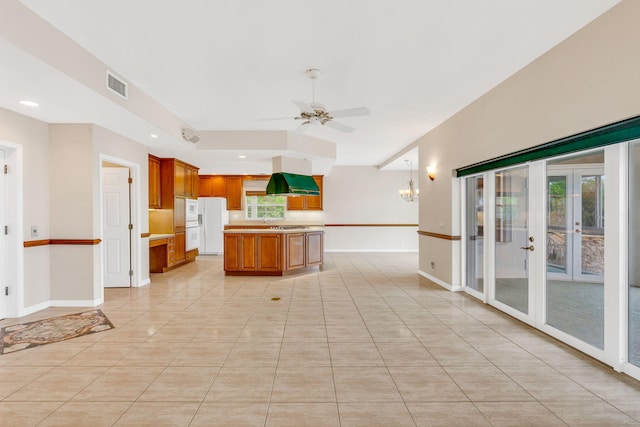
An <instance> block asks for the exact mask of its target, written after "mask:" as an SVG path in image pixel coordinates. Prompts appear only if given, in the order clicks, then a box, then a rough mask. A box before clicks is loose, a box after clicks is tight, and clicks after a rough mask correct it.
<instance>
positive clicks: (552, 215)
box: [547, 172, 573, 279]
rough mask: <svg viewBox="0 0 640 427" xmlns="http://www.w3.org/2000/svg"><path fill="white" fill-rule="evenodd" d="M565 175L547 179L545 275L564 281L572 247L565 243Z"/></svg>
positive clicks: (566, 217)
mask: <svg viewBox="0 0 640 427" xmlns="http://www.w3.org/2000/svg"><path fill="white" fill-rule="evenodd" d="M567 182H568V176H567V175H560V174H556V173H555V172H554V173H553V174H552V175H549V176H548V177H547V274H548V275H549V276H550V277H554V278H558V279H566V278H567V277H568V275H569V274H571V273H570V272H569V269H568V267H569V260H571V259H572V256H573V255H572V253H571V248H572V245H569V244H568V243H567V237H568V233H567V230H568V229H569V227H570V221H571V218H570V217H569V216H568V215H567V212H568V210H569V209H568V204H569V200H568V198H567Z"/></svg>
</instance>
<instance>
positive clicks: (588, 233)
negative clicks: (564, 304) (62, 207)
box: [574, 171, 604, 281]
mask: <svg viewBox="0 0 640 427" xmlns="http://www.w3.org/2000/svg"><path fill="white" fill-rule="evenodd" d="M575 175H576V178H575V179H576V180H577V181H578V182H579V185H580V197H578V198H577V201H576V203H577V204H578V203H579V204H580V206H579V209H578V207H576V210H577V211H578V214H577V216H578V217H579V218H576V221H575V223H574V225H575V226H576V229H575V233H576V234H575V235H576V237H577V238H578V242H577V244H578V245H579V247H580V251H579V252H578V251H576V252H577V253H576V255H577V256H579V257H580V258H579V259H576V262H575V263H574V265H575V267H576V269H577V270H576V271H575V272H574V276H577V277H580V278H582V279H585V280H592V281H602V280H603V275H604V174H603V173H595V174H594V173H591V172H581V171H576V173H575Z"/></svg>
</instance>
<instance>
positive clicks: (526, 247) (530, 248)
mask: <svg viewBox="0 0 640 427" xmlns="http://www.w3.org/2000/svg"><path fill="white" fill-rule="evenodd" d="M520 249H523V250H525V251H531V252H533V249H534V247H533V245H531V246H522V247H521V248H520Z"/></svg>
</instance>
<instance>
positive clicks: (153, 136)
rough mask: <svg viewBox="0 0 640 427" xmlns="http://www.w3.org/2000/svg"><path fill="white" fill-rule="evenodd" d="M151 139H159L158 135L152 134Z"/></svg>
mask: <svg viewBox="0 0 640 427" xmlns="http://www.w3.org/2000/svg"><path fill="white" fill-rule="evenodd" d="M149 136H150V137H151V138H157V137H158V135H156V134H155V133H152V134H151V135H149Z"/></svg>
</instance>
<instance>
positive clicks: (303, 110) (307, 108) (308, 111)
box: [293, 101, 316, 114]
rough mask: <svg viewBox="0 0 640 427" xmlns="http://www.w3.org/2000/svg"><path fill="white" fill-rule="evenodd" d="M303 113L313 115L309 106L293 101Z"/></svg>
mask: <svg viewBox="0 0 640 427" xmlns="http://www.w3.org/2000/svg"><path fill="white" fill-rule="evenodd" d="M293 103H294V104H296V105H297V106H298V108H299V109H300V111H302V112H303V113H309V114H315V113H316V112H315V110H314V109H313V108H311V106H310V105H309V104H307V103H306V102H302V101H293Z"/></svg>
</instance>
